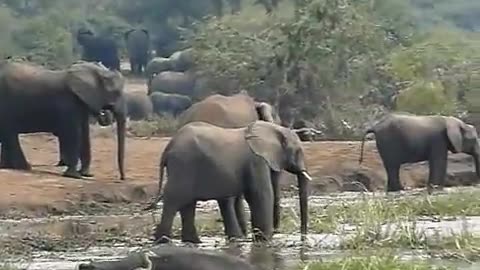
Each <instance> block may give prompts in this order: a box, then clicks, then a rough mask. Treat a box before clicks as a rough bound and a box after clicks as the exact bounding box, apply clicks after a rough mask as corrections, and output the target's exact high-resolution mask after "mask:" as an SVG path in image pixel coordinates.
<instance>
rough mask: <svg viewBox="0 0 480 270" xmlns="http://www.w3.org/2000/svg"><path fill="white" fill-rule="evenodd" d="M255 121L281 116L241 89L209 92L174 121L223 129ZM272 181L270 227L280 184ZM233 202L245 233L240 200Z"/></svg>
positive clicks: (276, 219) (276, 119)
mask: <svg viewBox="0 0 480 270" xmlns="http://www.w3.org/2000/svg"><path fill="white" fill-rule="evenodd" d="M256 120H263V121H267V122H272V123H276V124H280V123H281V119H280V118H279V116H278V114H277V113H276V112H275V110H274V108H273V107H272V106H271V105H270V104H268V103H266V102H258V101H255V100H254V99H253V98H252V97H250V96H249V95H248V93H247V92H246V91H244V90H242V91H240V92H239V93H237V94H235V95H231V96H224V95H220V94H215V95H211V96H209V97H207V98H205V99H204V100H202V101H199V102H197V103H195V104H193V105H192V106H191V107H190V108H189V109H188V110H186V111H185V112H184V113H182V114H181V115H180V117H179V121H178V122H179V127H182V126H184V125H186V124H188V123H191V122H195V121H201V122H207V123H210V124H213V125H216V126H219V127H224V128H240V127H246V126H247V125H248V124H250V123H252V122H254V121H256ZM272 184H273V188H274V189H273V191H274V198H275V205H274V228H275V229H278V226H279V221H280V196H279V194H280V187H279V186H278V185H277V182H273V183H272ZM234 201H235V212H236V215H237V218H238V223H239V226H240V228H241V230H242V232H243V235H246V233H247V223H246V220H245V217H244V215H245V214H244V206H243V200H242V199H241V198H236V199H234ZM230 203H233V200H230ZM228 208H230V209H232V206H230V205H229V206H228Z"/></svg>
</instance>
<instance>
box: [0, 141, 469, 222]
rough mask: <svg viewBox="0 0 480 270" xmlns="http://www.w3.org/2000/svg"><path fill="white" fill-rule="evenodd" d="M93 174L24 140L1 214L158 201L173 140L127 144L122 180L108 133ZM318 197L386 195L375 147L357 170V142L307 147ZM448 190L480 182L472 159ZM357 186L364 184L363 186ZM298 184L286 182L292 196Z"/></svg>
mask: <svg viewBox="0 0 480 270" xmlns="http://www.w3.org/2000/svg"><path fill="white" fill-rule="evenodd" d="M93 137H94V138H93V145H92V149H93V160H92V173H94V174H95V176H94V178H92V179H88V180H75V179H69V178H64V177H61V173H62V170H63V169H64V168H63V167H55V166H54V164H56V163H57V161H58V153H57V151H58V150H57V149H58V146H57V139H56V138H55V137H52V136H50V135H47V134H35V135H23V136H21V143H22V146H23V149H24V151H25V153H26V155H27V157H28V160H29V162H30V163H31V164H32V165H33V169H32V171H29V172H26V171H12V170H0V181H1V183H2V188H1V189H0V213H3V214H5V213H8V212H9V211H19V212H21V213H24V214H27V215H28V216H31V215H33V216H39V215H45V214H62V213H68V212H70V211H74V210H75V209H79V208H81V207H82V206H85V205H88V204H91V203H100V204H101V203H106V204H110V203H126V204H129V203H146V202H147V201H149V200H150V199H151V197H152V196H154V195H155V193H156V191H157V186H158V185H157V183H158V162H159V157H160V154H161V152H162V151H163V148H164V147H165V145H166V143H167V142H168V140H169V138H149V139H143V138H129V139H128V141H127V159H126V167H127V169H126V174H127V180H126V181H120V180H118V179H119V178H118V177H119V174H118V171H117V166H116V162H115V161H116V143H115V139H114V137H112V136H111V135H106V132H103V133H99V132H96V133H95V134H94V136H93ZM304 149H305V151H306V156H307V163H308V166H309V170H310V172H311V174H312V176H313V177H314V181H313V183H312V187H313V188H312V190H313V191H314V192H337V191H345V190H350V191H358V190H363V189H364V188H365V189H367V190H382V189H383V188H384V183H385V179H386V178H385V173H384V169H383V166H382V164H381V160H380V159H379V157H378V154H377V152H376V148H375V145H374V143H373V142H368V143H366V147H365V159H364V162H363V163H362V166H359V165H358V157H359V149H360V144H359V143H358V142H307V143H304ZM449 162H450V163H449V171H450V172H452V173H453V174H452V173H451V174H450V175H449V177H448V184H449V185H458V184H471V183H472V182H474V181H476V178H475V177H474V173H473V168H472V166H471V162H470V160H469V158H468V157H466V156H463V155H451V158H450V161H449ZM427 173H428V170H427V169H426V167H425V165H422V164H415V165H410V166H406V168H405V169H404V170H402V173H401V177H402V180H403V182H404V184H405V185H406V186H407V187H422V186H424V179H425V178H426V177H427ZM357 182H359V183H362V185H359V184H358V183H357ZM295 185H296V184H295V179H294V178H293V177H286V178H284V179H283V181H282V186H283V189H284V190H292V188H291V187H294V186H295Z"/></svg>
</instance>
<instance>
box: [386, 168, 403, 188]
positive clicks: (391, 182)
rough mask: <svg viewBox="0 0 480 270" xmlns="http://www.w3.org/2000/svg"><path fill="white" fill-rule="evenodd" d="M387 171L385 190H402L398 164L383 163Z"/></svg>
mask: <svg viewBox="0 0 480 270" xmlns="http://www.w3.org/2000/svg"><path fill="white" fill-rule="evenodd" d="M385 170H386V171H387V192H390V191H399V190H403V186H402V184H401V183H400V164H388V165H385Z"/></svg>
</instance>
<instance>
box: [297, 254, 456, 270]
mask: <svg viewBox="0 0 480 270" xmlns="http://www.w3.org/2000/svg"><path fill="white" fill-rule="evenodd" d="M297 269H299V270H300V269H301V270H305V269H308V270H338V269H341V270H433V269H436V270H447V269H450V268H446V267H434V266H431V265H429V264H428V263H426V262H423V261H401V260H400V259H399V258H398V257H395V256H393V255H387V256H369V257H349V258H344V259H341V260H337V261H332V262H313V263H307V264H302V265H299V266H298V268H297Z"/></svg>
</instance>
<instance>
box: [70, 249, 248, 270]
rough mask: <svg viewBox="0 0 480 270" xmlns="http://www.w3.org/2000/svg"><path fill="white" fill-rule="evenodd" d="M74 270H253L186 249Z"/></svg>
mask: <svg viewBox="0 0 480 270" xmlns="http://www.w3.org/2000/svg"><path fill="white" fill-rule="evenodd" d="M77 269H78V270H224V269H229V270H253V269H254V267H253V266H252V265H251V264H249V263H248V262H245V261H243V260H241V259H239V258H236V257H233V256H232V255H229V254H220V253H216V252H215V253H214V252H209V251H202V250H197V249H195V248H188V247H156V248H152V249H151V250H148V251H145V252H134V253H132V254H130V255H128V256H127V257H125V258H123V259H120V260H116V261H100V262H91V263H88V264H87V263H81V264H79V265H78V266H77Z"/></svg>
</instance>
